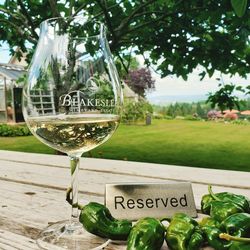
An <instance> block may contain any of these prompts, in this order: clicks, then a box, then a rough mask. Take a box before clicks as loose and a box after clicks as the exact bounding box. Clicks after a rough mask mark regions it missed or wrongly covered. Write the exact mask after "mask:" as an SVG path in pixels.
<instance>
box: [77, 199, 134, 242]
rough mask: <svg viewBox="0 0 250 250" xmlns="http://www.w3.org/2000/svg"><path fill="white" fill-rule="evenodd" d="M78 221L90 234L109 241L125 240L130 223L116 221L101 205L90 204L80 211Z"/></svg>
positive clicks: (130, 226)
mask: <svg viewBox="0 0 250 250" xmlns="http://www.w3.org/2000/svg"><path fill="white" fill-rule="evenodd" d="M79 221H80V222H81V223H82V224H83V227H84V228H85V229H86V230H87V231H88V232H90V233H92V234H95V235H98V236H100V237H103V238H108V239H111V240H127V238H128V235H129V233H130V230H131V228H132V222H131V221H128V220H116V219H115V218H113V217H112V215H111V213H110V212H109V210H108V209H107V208H106V207H105V206H104V205H102V204H99V203H96V202H90V203H89V204H87V205H86V206H84V207H83V208H82V209H81V214H80V217H79Z"/></svg>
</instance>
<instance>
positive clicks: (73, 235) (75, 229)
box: [37, 220, 110, 250]
mask: <svg viewBox="0 0 250 250" xmlns="http://www.w3.org/2000/svg"><path fill="white" fill-rule="evenodd" d="M109 242H110V240H108V239H103V238H100V237H98V236H95V235H93V234H90V233H88V232H87V231H86V230H85V229H84V228H83V226H82V224H81V223H80V222H74V223H72V222H71V221H69V220H65V221H59V222H56V223H54V224H52V225H50V226H48V227H47V228H46V229H45V230H44V231H42V232H41V233H40V234H39V236H38V239H37V245H38V246H39V247H40V248H41V249H47V250H52V249H53V250H64V249H68V250H85V249H86V250H98V249H103V248H104V247H105V246H107V245H108V244H109Z"/></svg>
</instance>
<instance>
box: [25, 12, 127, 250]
mask: <svg viewBox="0 0 250 250" xmlns="http://www.w3.org/2000/svg"><path fill="white" fill-rule="evenodd" d="M122 102H123V98H122V91H121V85H120V81H119V77H118V74H117V71H116V67H115V65H114V62H113V59H112V55H111V52H110V49H109V44H108V41H107V39H106V29H105V26H104V25H103V24H102V23H99V22H95V21H93V20H92V21H91V20H87V19H86V18H83V17H74V18H72V17H68V18H52V19H48V20H46V21H43V22H42V23H41V26H40V36H39V41H38V45H37V48H36V51H35V53H34V56H33V59H32V62H31V65H30V68H29V71H28V76H27V84H26V85H25V87H24V90H23V114H24V118H25V121H26V123H27V125H28V127H29V128H30V130H31V132H32V133H33V134H34V135H35V136H36V137H37V138H38V139H39V140H40V141H41V142H43V143H44V144H46V145H48V146H49V147H52V148H54V149H56V150H58V151H61V152H63V153H66V154H67V155H68V156H69V157H70V166H71V179H72V181H71V188H72V192H71V200H72V215H71V219H70V220H66V221H63V222H58V223H55V224H53V225H51V226H49V227H48V228H46V229H45V230H44V231H43V232H42V233H41V234H40V236H39V239H38V241H37V242H38V245H39V246H40V247H41V248H43V249H50V250H51V245H49V244H52V245H54V246H60V247H63V248H65V249H73V246H74V249H77V246H78V245H79V246H80V245H81V244H82V245H81V248H79V249H83V244H84V246H85V249H90V247H88V246H87V245H86V244H87V242H86V237H87V236H86V232H85V231H84V229H83V226H82V225H81V224H80V223H79V221H78V208H77V204H78V169H79V161H80V157H81V155H82V154H83V153H84V152H87V151H89V150H91V149H93V148H95V147H97V146H99V145H100V144H102V143H103V142H105V141H107V140H108V139H109V138H110V137H111V135H112V134H113V133H114V131H115V130H116V128H117V126H118V123H119V118H120V111H121V106H122ZM88 237H90V235H88ZM93 237H94V236H93ZM88 240H90V239H88ZM95 240H96V239H95ZM105 241H106V240H105ZM99 242H100V244H101V243H103V242H102V240H101V239H99ZM53 249H54V248H53ZM55 249H56V248H55Z"/></svg>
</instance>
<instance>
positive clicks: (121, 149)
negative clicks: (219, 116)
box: [0, 120, 250, 171]
mask: <svg viewBox="0 0 250 250" xmlns="http://www.w3.org/2000/svg"><path fill="white" fill-rule="evenodd" d="M0 149H5V150H16V151H24V152H36V153H49V154H52V153H54V151H53V150H52V149H50V148H48V147H46V146H45V145H43V144H42V143H40V142H39V141H38V140H37V139H35V138H34V137H33V136H28V137H14V138H4V137H1V145H0ZM91 154H92V156H93V157H102V158H107V159H119V160H129V161H141V162H153V163H161V164H174V165H184V166H194V167H203V168H217V169H230V170H242V171H250V126H249V125H236V124H225V123H215V122H202V121H182V120H154V121H153V124H152V125H151V126H142V125H121V126H120V127H119V129H118V130H117V132H116V133H115V134H114V136H113V137H112V138H111V139H110V140H109V141H108V142H106V143H105V144H103V145H102V146H100V147H98V148H96V149H95V150H93V151H92V152H91ZM86 155H87V156H89V154H86Z"/></svg>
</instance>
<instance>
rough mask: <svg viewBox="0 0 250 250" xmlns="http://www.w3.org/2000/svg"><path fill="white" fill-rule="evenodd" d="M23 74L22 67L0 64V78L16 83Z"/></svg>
mask: <svg viewBox="0 0 250 250" xmlns="http://www.w3.org/2000/svg"><path fill="white" fill-rule="evenodd" d="M25 72H26V71H25V70H24V67H22V66H18V65H13V64H8V63H0V76H3V77H6V78H7V79H8V80H13V81H16V80H17V79H18V78H19V77H20V76H22V75H23V74H24V73H25Z"/></svg>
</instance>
